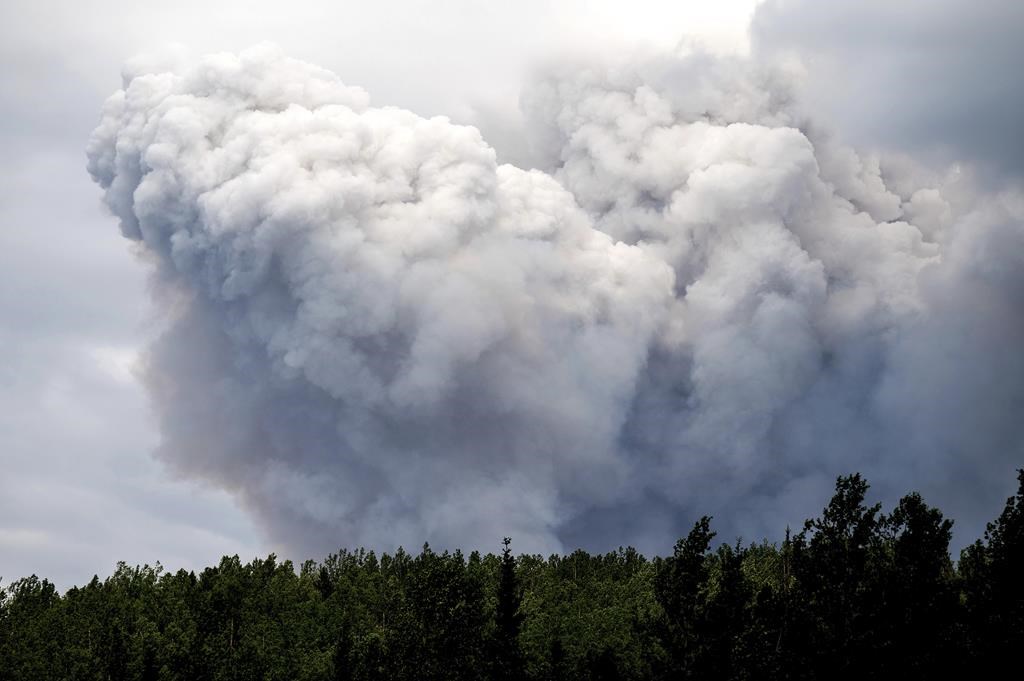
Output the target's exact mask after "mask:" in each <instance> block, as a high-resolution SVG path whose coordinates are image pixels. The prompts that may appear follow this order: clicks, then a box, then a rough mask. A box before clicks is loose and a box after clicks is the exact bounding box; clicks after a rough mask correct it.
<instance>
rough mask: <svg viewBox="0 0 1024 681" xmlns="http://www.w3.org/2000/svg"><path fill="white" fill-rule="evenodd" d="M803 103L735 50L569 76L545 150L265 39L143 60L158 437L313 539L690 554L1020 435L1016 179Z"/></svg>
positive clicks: (303, 548)
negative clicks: (697, 541)
mask: <svg viewBox="0 0 1024 681" xmlns="http://www.w3.org/2000/svg"><path fill="white" fill-rule="evenodd" d="M793 100H794V98H793V96H792V94H791V92H790V88H789V86H788V84H787V79H786V78H785V77H784V75H783V74H781V73H780V72H778V71H774V70H771V69H765V68H760V67H757V66H755V65H752V64H750V63H748V62H744V61H742V60H738V59H722V58H710V57H706V56H702V55H699V54H691V55H684V56H676V57H672V58H665V59H652V60H648V61H646V62H644V63H641V64H632V65H629V66H628V67H618V68H611V67H605V66H594V65H589V66H587V67H586V68H584V67H580V68H565V69H564V70H563V71H561V72H558V73H555V74H552V75H551V76H549V77H548V78H547V79H545V80H543V81H542V82H540V83H538V84H537V85H536V87H534V88H533V89H532V90H531V91H530V92H528V93H527V94H526V95H525V96H524V109H525V113H526V117H527V120H528V122H529V128H530V130H531V134H532V135H533V138H534V139H533V143H534V144H535V145H536V147H537V148H536V151H537V153H538V156H539V158H542V159H544V163H546V164H548V166H549V167H548V168H546V171H547V172H541V171H539V170H532V171H524V170H520V169H518V168H515V167H512V166H509V165H499V164H498V163H497V161H496V156H495V152H494V151H493V149H491V148H490V147H489V146H488V145H487V144H486V143H485V142H484V141H483V140H482V139H481V137H480V134H479V132H478V131H477V130H476V129H475V128H472V127H465V126H458V125H453V124H452V123H450V122H449V121H448V120H447V119H444V118H433V119H424V118H421V117H419V116H417V115H415V114H413V113H411V112H408V111H403V110H400V109H396V108H388V107H385V108H374V107H371V106H370V105H369V100H368V97H367V95H366V94H365V93H364V92H363V91H362V90H359V89H357V88H352V87H348V86H346V85H344V84H343V83H342V82H341V81H339V80H338V79H337V78H336V77H335V76H334V75H333V74H331V73H329V72H326V71H324V70H322V69H319V68H317V67H314V66H312V65H309V64H306V63H302V62H299V61H295V60H292V59H288V58H286V57H284V56H283V55H281V54H280V53H279V52H277V51H276V50H275V49H274V48H271V47H267V46H261V47H258V48H254V49H252V50H249V51H246V52H243V53H242V54H241V55H237V56H235V55H227V54H221V55H213V56H210V57H206V58H205V59H203V60H201V61H200V62H199V63H198V64H197V65H194V66H191V67H188V68H184V69H180V70H178V71H176V72H166V73H138V74H134V75H130V76H126V83H125V89H124V90H123V91H120V92H118V93H117V94H115V95H114V96H113V97H111V99H110V100H109V101H108V102H107V104H106V107H105V109H104V113H103V118H102V121H101V123H100V125H99V127H98V128H97V129H96V131H95V132H94V134H93V138H92V139H91V140H90V143H89V149H88V156H89V171H90V173H91V174H92V176H93V177H94V178H95V180H96V181H97V182H98V183H99V184H100V185H101V186H102V187H103V188H104V189H105V192H106V193H105V200H106V203H107V205H108V206H109V207H110V208H111V210H112V211H113V212H114V213H115V214H116V215H117V217H118V218H119V219H120V221H121V229H122V232H123V233H124V235H125V236H126V237H128V238H130V239H133V240H136V241H139V242H140V243H141V244H142V246H143V249H144V251H145V252H146V253H148V254H151V256H152V258H153V260H154V261H155V263H156V267H157V270H158V275H157V291H158V294H159V297H160V299H161V300H162V301H163V302H164V303H165V304H166V305H167V307H168V309H169V310H170V311H171V320H172V321H171V323H170V326H169V329H168V331H167V332H166V333H165V334H164V336H163V337H162V338H161V339H160V340H159V341H158V342H157V343H156V344H155V345H154V347H153V348H152V349H151V352H150V353H149V360H148V363H147V367H146V379H147V382H148V385H149V388H150V391H151V394H152V396H153V399H154V404H155V406H156V409H157V412H158V415H159V416H160V419H161V424H162V431H163V444H162V446H161V450H160V455H161V457H162V458H163V459H164V460H165V461H167V462H168V463H169V464H170V465H171V466H172V467H173V468H174V469H175V470H177V471H179V472H181V473H183V474H185V475H188V476H192V477H198V478H202V479H205V480H210V481H213V482H214V483H216V484H218V485H221V486H223V487H225V488H228V489H230V490H233V491H235V492H236V493H237V494H238V495H239V497H240V498H241V499H242V500H243V502H244V503H245V504H246V505H247V506H248V507H249V508H251V509H252V510H253V511H254V512H255V513H256V515H257V517H258V518H259V519H260V520H261V522H263V523H264V524H265V525H266V527H267V528H268V531H269V532H270V534H271V536H272V537H273V538H274V540H275V541H277V542H279V543H282V544H284V545H285V546H287V547H289V548H291V549H293V550H295V551H299V552H303V553H305V554H310V555H312V554H315V553H319V552H323V551H325V550H329V549H332V548H336V547H337V546H339V545H353V544H362V545H368V546H374V547H390V546H394V545H397V544H405V545H406V546H416V545H418V544H419V543H421V542H422V541H424V540H430V541H431V542H433V543H437V544H441V545H445V546H455V545H458V546H464V547H465V546H470V547H474V546H491V545H493V543H494V541H495V540H496V539H497V538H500V537H501V536H504V535H507V534H511V535H513V536H514V537H516V539H517V545H518V546H519V547H520V549H522V550H535V551H548V550H557V549H560V548H563V547H565V546H566V545H569V544H577V543H583V544H587V545H591V546H599V547H606V546H609V545H616V544H619V543H634V544H640V545H641V547H647V548H658V549H663V548H664V547H665V546H668V545H669V543H670V541H671V539H672V538H673V537H674V535H675V534H676V533H677V532H679V531H680V529H681V528H682V527H684V526H685V525H687V524H688V523H689V522H691V521H692V514H693V513H694V512H706V511H711V512H716V513H718V514H719V519H720V521H721V523H723V524H724V526H725V528H726V529H727V530H744V531H747V532H750V533H760V532H763V531H765V530H768V529H771V530H772V531H774V530H775V529H777V528H775V527H773V526H772V525H773V523H774V522H776V521H777V520H778V519H779V518H785V519H786V520H792V519H793V518H792V517H791V514H792V513H794V512H797V516H796V517H799V513H804V512H805V511H806V512H811V511H813V509H814V507H815V506H816V505H817V504H818V502H819V501H820V498H819V496H820V494H823V493H827V489H828V479H829V478H831V477H832V476H834V475H835V474H837V473H842V472H847V471H851V470H864V471H865V472H866V473H868V474H869V476H870V475H871V474H872V473H873V472H874V473H876V475H875V482H876V483H882V487H883V490H884V489H885V484H886V481H889V482H890V483H891V485H892V486H893V488H894V489H896V490H897V491H905V489H906V488H907V487H908V486H921V485H923V486H924V487H925V488H926V489H928V485H930V484H932V486H933V487H934V488H935V489H936V490H938V491H939V492H941V491H942V490H943V489H945V490H947V491H948V490H950V489H952V487H951V484H952V483H950V481H951V480H953V479H954V478H957V479H958V480H961V481H962V479H963V477H962V476H963V473H964V471H965V470H973V469H975V468H976V466H974V465H967V464H966V459H965V456H966V454H967V453H968V452H971V453H974V454H976V455H983V456H989V455H990V452H989V451H988V450H987V449H986V448H989V447H996V446H998V447H1000V448H1001V449H1000V450H999V451H997V452H992V453H991V455H992V456H994V457H996V459H997V460H998V461H1003V462H1006V461H1012V460H1015V459H1017V458H1019V456H1020V454H1021V437H1020V435H1021V429H1020V427H1019V426H1018V425H1017V424H1016V421H1017V418H1016V417H1017V410H1015V409H1014V408H1013V407H1012V406H1010V405H1014V404H1015V405H1017V406H1018V407H1019V406H1020V404H1021V403H1022V400H1024V362H1022V361H1021V360H1020V359H1017V352H1016V350H1017V347H1019V343H1020V341H1021V340H1024V329H1022V326H1024V322H1022V317H1021V307H1022V305H1024V302H1022V301H1024V298H1022V297H1021V294H1022V293H1024V274H1020V273H1021V272H1024V268H1021V267H1020V264H1021V263H1020V261H1021V259H1022V256H1021V255H1020V254H1021V253H1024V249H1022V246H1024V232H1022V229H1021V222H1022V216H1024V206H1022V205H1021V200H1020V198H1019V197H1016V196H1001V197H989V198H988V199H987V200H986V202H985V204H984V208H983V209H982V210H973V208H972V204H971V199H970V196H971V195H972V191H971V190H970V189H969V188H967V187H966V186H963V185H966V184H967V183H966V182H965V181H961V182H952V183H951V182H950V181H949V178H945V179H941V180H940V179H931V180H929V178H927V177H926V176H925V175H924V174H923V173H922V171H920V170H919V169H917V168H915V167H914V166H913V165H912V164H910V163H909V162H903V163H899V164H895V163H894V164H890V165H889V166H887V167H886V172H885V173H883V172H882V166H881V165H880V161H879V160H878V159H864V158H861V157H859V156H858V155H857V154H855V153H854V152H853V151H851V150H849V149H846V148H842V147H840V146H839V145H837V144H835V143H833V142H832V141H831V140H830V139H829V138H828V137H827V136H825V135H823V134H822V133H820V132H816V131H815V130H813V129H812V128H810V126H809V125H808V124H807V123H806V122H805V121H802V120H800V118H799V114H798V110H797V108H796V107H795V105H794V103H793ZM922 177H923V178H924V180H922V179H921V178H922ZM975 303H980V307H976V306H975ZM975 328H977V332H975V331H972V329H975ZM972 362H974V363H976V364H977V366H972V364H971V363H972ZM981 365H984V366H981ZM985 367H989V368H990V369H991V371H990V374H991V376H987V375H986V374H984V369H985ZM979 372H981V373H979ZM992 381H995V383H996V385H995V386H994V387H993V385H992V384H991V383H992ZM958 391H959V392H958ZM963 428H968V429H971V430H970V431H963V430H962V429H963ZM933 461H934V462H940V463H936V465H937V466H939V465H941V469H940V470H936V471H933V472H932V473H931V475H926V476H924V480H923V481H922V474H921V471H920V470H919V469H920V468H923V467H927V466H929V465H930V464H931V462H933ZM986 470H991V471H992V473H991V475H992V476H993V478H992V479H987V478H986V479H984V480H980V481H979V484H978V485H977V486H976V487H977V492H978V493H981V494H985V493H989V492H991V491H992V489H1000V490H1001V489H1002V483H1003V482H1004V481H1003V480H1002V479H1001V478H1003V477H1005V476H1006V475H1007V472H1006V470H1003V468H1001V467H999V466H990V467H987V468H986ZM879 475H882V477H883V479H882V480H879V479H878V476H879ZM980 477H982V478H983V477H984V476H980ZM975 478H979V476H975ZM822 480H824V482H822ZM933 483H934V484H933ZM807 485H814V486H815V487H818V488H819V489H815V490H814V492H815V494H816V495H819V496H816V497H815V498H814V500H813V503H811V504H810V505H808V501H809V500H808V499H807V497H806V496H805V494H804V492H803V491H802V490H803V489H804V487H806V486H807ZM993 485H995V487H993ZM939 501H942V499H941V498H940V499H939ZM954 510H955V509H954ZM988 510H989V509H988V508H987V507H986V508H985V511H986V512H987V511H988ZM773 513H774V514H775V515H772V514H773Z"/></svg>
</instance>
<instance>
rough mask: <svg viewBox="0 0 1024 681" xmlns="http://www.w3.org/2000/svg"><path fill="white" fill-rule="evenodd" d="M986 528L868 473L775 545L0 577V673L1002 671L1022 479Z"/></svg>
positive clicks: (499, 675)
mask: <svg viewBox="0 0 1024 681" xmlns="http://www.w3.org/2000/svg"><path fill="white" fill-rule="evenodd" d="M1018 483H1019V489H1018V491H1017V494H1016V495H1015V496H1013V497H1011V498H1010V499H1009V500H1008V501H1007V503H1006V506H1005V508H1004V510H1003V512H1002V514H1001V515H1000V516H999V518H998V519H996V520H995V521H994V522H993V523H991V524H990V525H989V526H988V529H987V531H986V533H985V536H984V537H983V539H981V540H979V541H977V542H975V543H974V544H973V545H971V546H969V547H968V548H967V549H965V550H964V551H963V552H962V554H961V556H960V560H959V562H958V564H954V563H953V562H952V561H951V560H950V556H949V542H950V537H951V532H952V522H951V521H950V520H947V519H945V518H944V517H943V515H942V513H941V512H940V511H938V510H937V509H934V508H931V507H929V506H928V505H927V504H926V503H925V502H924V500H923V499H922V498H921V496H920V495H918V494H910V495H907V496H905V497H904V498H903V499H901V500H900V501H899V503H898V504H897V505H896V507H895V508H893V509H892V511H891V513H889V514H888V515H886V514H882V513H881V508H880V507H879V506H878V505H870V504H868V503H867V493H868V490H869V488H868V485H867V482H866V481H864V480H863V479H862V478H861V477H860V476H859V475H851V476H847V477H841V478H839V479H838V480H837V481H836V488H835V494H834V496H833V497H832V499H831V500H830V502H829V503H828V505H827V506H826V507H825V508H824V509H823V511H822V514H821V516H820V517H818V518H813V519H810V520H808V521H807V522H806V523H805V524H804V526H803V529H802V530H801V531H800V532H799V533H797V534H796V535H795V536H792V537H790V535H789V533H788V531H787V533H786V539H785V540H784V541H783V542H782V544H781V545H776V544H773V543H770V542H767V541H762V542H761V543H758V544H751V545H748V546H744V545H742V544H740V543H739V542H736V543H734V544H719V545H717V546H715V545H713V541H714V538H715V533H714V532H713V531H712V529H711V519H710V518H707V517H704V518H701V519H700V520H699V521H697V523H696V524H695V525H694V526H693V529H692V530H691V531H690V532H689V534H688V535H687V536H686V537H684V538H682V539H680V540H679V541H678V542H677V543H676V545H675V547H674V550H673V552H672V555H671V556H668V557H666V558H655V559H654V560H648V559H647V558H645V557H644V556H642V555H640V554H638V553H637V552H636V551H634V550H633V549H619V550H617V551H613V552H610V553H607V554H604V555H600V554H597V555H592V554H589V553H587V552H585V551H574V552H573V553H570V554H568V555H565V556H559V555H553V556H550V557H548V558H543V557H541V556H529V555H524V556H519V557H518V558H516V557H515V556H514V555H513V554H512V551H511V548H510V545H509V542H510V540H508V539H506V540H505V542H504V550H503V551H502V552H501V554H500V555H493V554H487V555H484V556H481V555H480V554H478V553H475V552H474V553H472V554H470V556H469V557H468V558H466V557H465V556H463V554H461V553H459V552H455V553H448V552H444V553H436V552H435V551H433V550H431V548H430V547H429V546H424V547H423V549H422V551H421V552H420V553H419V554H418V555H415V556H413V555H410V554H408V553H406V552H405V551H403V550H401V549H400V550H398V551H397V552H396V553H394V554H383V555H380V556H377V555H376V554H375V553H373V552H368V551H364V550H358V551H340V552H339V553H336V554H333V555H331V556H328V557H327V558H326V559H325V560H323V561H322V562H319V563H317V562H314V561H307V562H306V563H304V564H302V565H301V566H300V567H299V568H298V569H296V567H295V566H294V565H292V563H290V562H288V561H283V562H282V561H278V560H277V558H276V557H275V556H273V555H271V556H268V557H267V558H265V559H256V560H253V561H251V562H249V563H243V562H242V561H241V560H240V559H239V558H238V556H230V557H225V558H223V559H222V560H221V561H220V563H219V564H218V565H216V566H213V567H209V568H206V569H205V570H203V571H201V572H200V573H199V574H195V573H192V572H187V571H184V570H181V571H178V572H174V573H169V572H166V571H164V570H163V568H162V567H161V566H160V565H156V566H155V567H150V566H141V567H139V566H135V567H132V566H128V565H125V564H124V563H119V564H118V565H117V567H116V569H115V571H114V573H113V574H112V575H111V576H109V577H107V578H106V579H105V580H100V579H99V578H98V577H94V578H93V579H92V580H91V581H89V582H88V583H87V584H85V585H84V586H79V587H73V588H71V589H69V590H68V591H67V592H66V593H64V594H63V595H62V594H60V593H59V592H58V591H57V589H56V588H55V587H54V585H53V584H51V583H50V582H48V581H47V580H45V579H39V578H38V577H36V576H31V577H27V578H25V579H20V580H16V581H14V582H11V583H10V584H9V585H8V586H6V588H3V589H0V679H3V680H4V681H7V680H10V681H24V680H35V679H40V680H42V679H83V680H96V681H118V680H127V679H132V680H135V679H139V680H145V681H149V680H153V681H171V680H182V681H184V680H186V679H187V680H189V681H192V680H195V681H221V680H224V681H228V680H231V681H234V680H242V679H246V680H248V679H271V680H284V679H288V680H292V679H295V680H302V681H314V680H316V681H321V680H322V681H342V680H344V681H364V680H366V681H369V680H376V679H394V680H396V681H413V680H417V681H419V680H433V679H437V680H440V679H455V680H460V681H461V680H465V681H484V680H485V679H487V680H489V679H495V680H499V679H500V680H512V679H515V680H520V679H522V680H526V679H530V680H534V679H535V680H538V681H540V680H548V679H550V680H555V679H557V680H559V681H563V680H566V681H572V680H583V679H589V680H598V679H607V680H613V679H614V680H619V679H621V680H640V679H652V680H653V679H707V680H715V679H729V680H737V681H739V680H753V679H820V678H830V679H854V678H857V679H891V678H901V679H926V678H936V677H942V676H947V675H951V674H965V673H968V674H971V675H972V676H976V675H981V676H988V675H993V674H994V673H995V672H996V671H998V670H1000V669H1003V668H1006V665H1008V664H1012V663H1013V662H1014V661H1015V659H1016V658H1015V655H1016V653H1017V652H1018V651H1019V650H1020V649H1021V646H1022V645H1024V580H1022V579H1021V575H1024V471H1022V472H1020V473H1019V475H1018Z"/></svg>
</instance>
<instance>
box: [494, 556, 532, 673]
mask: <svg viewBox="0 0 1024 681" xmlns="http://www.w3.org/2000/svg"><path fill="white" fill-rule="evenodd" d="M511 543H512V540H511V539H510V538H509V537H505V539H504V540H503V541H502V545H503V548H502V551H501V568H500V572H499V577H498V602H497V605H496V607H495V613H494V615H495V625H496V626H495V632H494V647H495V650H494V653H495V655H494V679H496V680H497V681H519V680H520V679H524V678H525V677H526V673H525V663H524V659H523V651H522V648H521V646H520V643H519V631H520V629H521V628H522V624H523V614H522V612H521V611H520V608H521V605H522V600H523V596H522V592H521V590H520V588H519V581H518V579H517V578H516V559H515V556H513V555H512V549H511Z"/></svg>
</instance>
